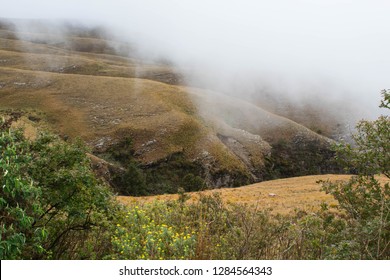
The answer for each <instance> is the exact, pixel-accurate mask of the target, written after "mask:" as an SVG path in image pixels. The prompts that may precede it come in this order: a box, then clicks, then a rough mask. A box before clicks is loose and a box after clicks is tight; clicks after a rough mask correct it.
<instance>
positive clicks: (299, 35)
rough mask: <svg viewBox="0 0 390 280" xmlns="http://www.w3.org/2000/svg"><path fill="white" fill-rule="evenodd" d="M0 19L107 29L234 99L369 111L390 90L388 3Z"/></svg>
mask: <svg viewBox="0 0 390 280" xmlns="http://www.w3.org/2000/svg"><path fill="white" fill-rule="evenodd" d="M2 2H3V3H2V4H1V9H0V17H3V18H43V19H70V20H77V21H82V22H85V23H92V24H95V23H96V24H103V25H105V26H108V27H109V28H110V29H111V30H112V32H113V33H114V34H116V35H117V36H120V37H121V38H122V39H124V40H129V41H131V42H133V43H135V44H136V45H138V46H139V47H140V49H141V50H142V51H143V52H144V53H145V54H146V55H149V56H152V57H160V56H162V57H167V58H168V59H170V60H172V61H173V62H174V63H176V64H177V65H178V66H180V67H183V68H185V69H187V70H188V71H189V72H191V73H192V79H194V80H195V81H196V82H198V83H199V84H204V85H205V86H210V87H213V88H215V89H217V90H221V91H225V92H229V91H232V92H233V94H235V95H240V94H246V93H247V92H249V91H256V90H257V89H258V88H261V87H266V88H268V89H271V90H275V92H283V94H286V96H290V97H294V98H305V97H306V96H307V95H310V94H313V95H315V94H326V95H327V96H329V97H330V98H347V97H350V96H353V98H354V99H355V100H360V101H361V104H364V105H365V106H366V107H367V108H370V110H371V108H374V107H376V105H377V104H378V103H379V96H380V95H379V92H380V91H381V89H385V88H390V1H389V0H268V1H266V0H237V1H233V0H232V1H229V0H214V1H213V0H192V1H191V0H138V1H134V0H127V1H126V0H110V1H103V0H100V1H99V0H94V1H92V0H91V1H82V0H79V1H76V0H67V1H55V0H50V1H31V0H24V1H23V0H12V1H2Z"/></svg>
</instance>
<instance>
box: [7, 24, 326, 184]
mask: <svg viewBox="0 0 390 280" xmlns="http://www.w3.org/2000/svg"><path fill="white" fill-rule="evenodd" d="M72 32H73V33H72ZM0 77H1V78H0V109H17V110H30V111H34V110H35V111H39V112H41V113H42V114H44V115H45V119H46V120H47V121H48V122H49V124H50V125H51V127H52V129H53V130H54V131H55V132H56V133H58V134H59V135H61V136H62V137H63V138H65V139H67V138H69V137H70V138H76V137H81V138H82V139H83V140H84V141H85V142H86V143H87V144H88V145H89V147H90V148H91V149H92V152H93V153H94V155H95V156H98V157H101V158H103V159H105V160H106V161H109V162H111V163H113V164H115V165H117V166H118V168H119V169H120V168H127V166H129V164H132V163H134V162H135V163H136V165H137V166H138V167H137V168H141V169H143V170H146V173H148V171H147V170H152V171H153V172H149V173H150V174H149V175H145V176H146V179H145V180H146V182H147V184H149V183H148V182H155V181H163V183H164V184H165V183H166V184H168V185H170V186H169V187H168V188H169V189H171V191H176V190H177V185H179V186H181V185H183V184H186V182H183V180H182V177H183V176H184V175H185V172H186V168H188V170H187V171H188V172H189V173H190V175H191V176H195V177H196V176H198V177H201V178H202V180H204V186H205V187H207V188H215V187H231V186H240V185H245V184H248V183H251V182H257V181H261V180H264V179H270V178H278V177H286V176H294V175H307V174H318V173H326V172H332V171H333V170H332V168H331V167H330V166H331V165H330V164H329V160H330V159H331V154H329V153H328V152H327V151H328V150H329V143H330V142H331V141H330V140H329V139H328V138H326V137H323V136H321V135H319V134H317V133H316V132H313V131H312V130H310V129H308V128H306V127H305V126H303V125H301V124H298V123H296V122H294V121H292V120H289V119H287V118H285V117H281V116H278V115H275V114H273V113H270V112H268V111H266V110H264V109H262V108H260V107H259V106H255V105H253V104H250V103H248V102H246V101H243V100H238V99H235V98H232V97H228V96H225V95H221V94H219V93H216V92H211V91H208V90H205V89H199V88H190V87H186V86H185V84H184V80H183V77H182V76H181V75H180V74H179V72H178V71H177V70H176V69H174V67H172V66H171V65H169V64H166V63H165V64H164V63H158V62H145V61H142V60H141V59H139V57H137V54H136V51H135V50H134V49H133V48H132V47H131V46H129V45H124V44H123V43H121V42H114V41H112V40H110V39H106V38H103V37H101V36H98V35H97V34H95V33H94V32H90V33H88V32H81V31H79V32H75V30H74V29H72V30H71V31H69V32H68V33H66V32H65V33H64V34H60V35H48V34H44V33H39V32H38V31H36V30H35V31H34V29H33V30H32V31H31V30H30V31H29V32H25V31H24V32H17V30H16V29H13V28H12V26H11V27H10V26H5V25H3V26H2V29H0ZM127 139H131V146H130V145H128V146H126V145H125V146H124V145H123V143H124V142H126V141H127ZM281 142H282V143H283V144H284V146H283V147H284V150H283V153H278V151H277V150H275V149H274V147H276V146H277V145H279V144H280V143H281ZM313 143H314V144H313ZM309 144H310V145H309ZM118 150H119V151H120V156H118V155H117V156H115V155H114V154H115V152H113V151H118ZM297 150H302V151H303V152H301V153H300V154H299V155H297V154H296V151H297ZM319 151H320V152H319ZM125 154H127V156H124V155H125ZM313 155H315V156H313ZM297 158H299V163H298V159H297ZM286 164H287V165H288V166H290V167H291V168H289V169H288V170H286V168H285V166H284V165H286ZM162 165H164V166H162ZM193 165H195V166H193ZM189 166H193V167H189ZM311 166H323V167H322V168H319V169H316V170H312V169H311V168H310V167H311ZM118 168H117V169H113V170H114V171H115V170H119V169H118ZM151 168H152V169H151ZM180 168H181V169H183V170H184V171H183V172H184V173H180V174H170V175H169V176H167V175H164V173H166V172H165V171H164V170H167V169H170V170H175V169H180ZM113 170H111V171H113ZM155 174H157V175H156V176H157V177H156V176H155ZM114 175H115V174H114ZM120 176H122V175H120ZM153 177H155V178H153ZM170 178H176V179H175V180H174V181H173V182H172V180H171V179H170ZM121 181H123V180H122V179H121ZM121 184H122V183H121ZM200 187H201V186H200ZM200 187H199V188H200ZM156 188H160V187H156ZM149 189H150V188H149ZM163 189H164V187H162V190H161V192H164V190H163Z"/></svg>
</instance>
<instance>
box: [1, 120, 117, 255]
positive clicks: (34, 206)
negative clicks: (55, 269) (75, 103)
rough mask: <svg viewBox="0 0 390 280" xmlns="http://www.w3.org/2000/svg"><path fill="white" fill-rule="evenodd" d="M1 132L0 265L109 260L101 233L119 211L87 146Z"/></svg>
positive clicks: (3, 128)
mask: <svg viewBox="0 0 390 280" xmlns="http://www.w3.org/2000/svg"><path fill="white" fill-rule="evenodd" d="M0 127H1V132H0V133H1V134H0V155H1V157H0V182H1V186H2V188H1V189H0V194H1V200H0V207H1V208H0V212H1V240H0V254H1V259H19V258H23V259H31V258H33V259H40V258H55V259H60V258H66V259H68V258H79V257H80V256H84V257H86V258H93V257H99V254H105V252H103V251H104V250H106V249H108V247H107V246H110V243H109V239H108V237H106V241H107V242H106V243H105V245H104V246H103V243H104V242H105V238H102V236H103V235H105V234H106V233H104V232H105V231H104V230H102V228H103V227H108V226H109V223H108V220H109V219H110V218H111V213H113V210H114V209H115V207H116V206H115V204H114V203H113V200H112V195H111V193H110V191H109V189H108V188H107V186H106V185H104V184H102V183H101V182H99V181H98V180H97V179H96V178H95V175H94V173H93V172H92V170H91V167H90V163H89V160H88V158H87V157H86V149H85V147H84V145H83V144H82V143H81V142H80V141H76V142H75V143H65V142H63V141H61V140H60V139H59V138H57V137H55V136H52V135H48V134H44V135H41V136H39V137H38V139H36V140H35V141H31V140H28V139H26V138H25V137H24V136H23V133H22V132H21V131H14V130H12V129H10V125H6V122H4V121H3V122H2V125H0ZM99 242H100V244H96V243H99ZM93 244H94V245H93ZM88 248H89V249H88ZM97 248H99V250H95V249H97Z"/></svg>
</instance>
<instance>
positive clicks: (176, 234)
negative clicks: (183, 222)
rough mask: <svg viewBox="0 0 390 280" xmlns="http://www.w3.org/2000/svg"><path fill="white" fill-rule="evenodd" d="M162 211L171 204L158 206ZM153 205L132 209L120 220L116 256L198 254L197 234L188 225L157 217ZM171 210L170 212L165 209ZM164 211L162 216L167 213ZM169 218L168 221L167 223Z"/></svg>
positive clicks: (115, 239) (114, 240) (115, 237)
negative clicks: (168, 222)
mask: <svg viewBox="0 0 390 280" xmlns="http://www.w3.org/2000/svg"><path fill="white" fill-rule="evenodd" d="M158 209H159V210H160V211H168V209H167V208H164V207H163V208H161V207H158ZM152 210H156V209H155V208H154V209H153V208H152V207H150V206H144V207H142V208H140V207H139V206H135V207H133V208H132V209H130V210H128V212H127V213H126V215H125V217H124V219H123V222H122V224H119V223H118V224H117V225H116V229H115V232H114V235H113V236H112V244H113V247H114V252H115V254H114V255H113V258H114V259H161V260H163V259H191V258H193V256H194V255H195V246H196V235H195V232H193V231H190V229H189V228H188V227H184V228H179V227H177V226H175V225H168V224H166V222H167V221H158V222H157V221H155V220H154V219H153V218H152V217H153V215H152V213H150V211H152ZM165 214H167V213H165ZM163 216H164V213H161V216H160V217H163ZM164 222H165V223H164Z"/></svg>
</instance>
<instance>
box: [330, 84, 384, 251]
mask: <svg viewBox="0 0 390 280" xmlns="http://www.w3.org/2000/svg"><path fill="white" fill-rule="evenodd" d="M382 96H383V100H382V102H381V106H380V107H382V108H385V109H390V92H389V91H383V92H382ZM353 140H354V144H353V145H350V144H345V143H344V144H339V145H338V146H337V147H336V152H337V157H338V160H339V161H341V162H342V163H343V164H344V166H346V168H348V169H349V170H354V171H356V173H357V176H353V177H352V178H351V179H350V180H349V181H348V182H337V183H331V182H329V181H328V182H323V188H324V190H325V191H326V192H328V193H330V194H332V195H333V196H334V197H335V198H336V199H337V201H338V202H339V207H340V209H342V210H343V211H344V212H345V213H346V214H347V219H348V222H349V225H350V226H349V227H348V230H349V231H350V232H349V236H350V237H351V239H350V240H349V242H345V241H343V244H344V245H343V250H345V246H349V247H350V248H349V249H350V250H351V251H354V252H351V255H356V256H359V258H362V259H388V258H390V186H389V183H388V182H382V181H381V180H380V179H379V177H378V176H379V175H381V176H385V177H387V179H389V178H390V118H389V116H388V115H381V116H380V117H379V118H378V119H376V120H374V121H361V122H359V123H358V125H357V132H356V133H355V134H354V135H353ZM383 181H386V180H383ZM345 244H349V245H345ZM339 245H340V244H339ZM336 247H337V244H335V248H336Z"/></svg>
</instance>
